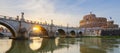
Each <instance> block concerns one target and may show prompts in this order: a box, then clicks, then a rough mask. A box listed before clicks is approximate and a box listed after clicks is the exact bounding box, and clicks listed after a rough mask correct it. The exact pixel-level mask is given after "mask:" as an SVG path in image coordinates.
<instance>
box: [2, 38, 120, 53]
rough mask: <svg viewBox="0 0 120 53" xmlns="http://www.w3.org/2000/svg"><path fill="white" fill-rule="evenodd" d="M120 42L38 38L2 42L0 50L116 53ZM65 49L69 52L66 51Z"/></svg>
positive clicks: (5, 52)
mask: <svg viewBox="0 0 120 53" xmlns="http://www.w3.org/2000/svg"><path fill="white" fill-rule="evenodd" d="M5 40H6V39H5ZM119 41H120V39H104V38H56V39H43V38H36V39H32V40H23V41H20V40H12V41H11V40H10V42H11V44H10V42H9V41H7V42H5V41H4V40H2V42H3V43H4V44H3V45H1V44H0V46H2V48H0V52H1V51H3V52H1V53H55V52H57V51H60V52H61V53H63V52H64V51H74V52H75V51H79V52H81V53H109V52H108V51H110V52H111V51H113V53H114V52H116V49H119V47H120V45H119V44H120V42H119ZM0 42H1V40H0ZM2 42H1V43H2ZM8 42H9V43H8ZM6 46H7V47H6ZM74 47H77V48H74ZM5 48H7V49H5ZM65 48H66V49H67V50H65ZM71 48H72V49H71ZM78 48H79V49H78ZM115 48H116V49H115ZM118 51H119V50H117V52H118ZM118 53H119V52H118Z"/></svg>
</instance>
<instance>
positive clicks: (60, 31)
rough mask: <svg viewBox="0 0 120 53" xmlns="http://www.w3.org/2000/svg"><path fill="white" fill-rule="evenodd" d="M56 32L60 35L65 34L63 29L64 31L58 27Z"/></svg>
mask: <svg viewBox="0 0 120 53" xmlns="http://www.w3.org/2000/svg"><path fill="white" fill-rule="evenodd" d="M58 33H59V34H60V35H66V34H65V31H64V30H63V29H58Z"/></svg>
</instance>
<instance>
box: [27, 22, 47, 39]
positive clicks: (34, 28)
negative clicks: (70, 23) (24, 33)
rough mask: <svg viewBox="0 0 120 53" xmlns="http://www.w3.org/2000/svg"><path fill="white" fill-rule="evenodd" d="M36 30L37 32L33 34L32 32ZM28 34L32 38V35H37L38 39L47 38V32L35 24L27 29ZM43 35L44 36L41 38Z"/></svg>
mask: <svg viewBox="0 0 120 53" xmlns="http://www.w3.org/2000/svg"><path fill="white" fill-rule="evenodd" d="M37 28H38V31H37V32H35V31H34V30H37ZM28 31H29V32H28V34H29V35H30V36H34V35H37V36H38V35H39V36H40V37H44V36H48V31H47V30H46V29H45V28H44V27H43V26H41V25H39V24H37V25H32V26H31V27H30V28H29V29H28ZM35 33H38V34H35ZM43 35H44V36H43Z"/></svg>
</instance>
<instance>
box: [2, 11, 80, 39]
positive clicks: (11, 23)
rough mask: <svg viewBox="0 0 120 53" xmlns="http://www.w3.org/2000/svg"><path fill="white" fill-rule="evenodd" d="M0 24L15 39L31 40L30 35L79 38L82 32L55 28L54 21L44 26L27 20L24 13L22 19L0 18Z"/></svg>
mask: <svg viewBox="0 0 120 53" xmlns="http://www.w3.org/2000/svg"><path fill="white" fill-rule="evenodd" d="M0 24H1V25H3V26H5V27H6V28H8V29H9V30H10V32H11V33H12V35H13V36H12V37H14V38H20V37H22V38H29V36H30V35H41V36H42V35H44V36H42V37H53V36H54V35H55V34H59V35H78V36H79V33H80V32H81V31H80V29H78V28H74V27H68V26H67V27H63V26H55V25H54V24H53V21H51V24H42V23H39V22H33V21H29V20H25V19H24V13H22V15H21V19H19V17H18V16H17V18H13V17H8V16H0ZM34 30H36V31H37V32H35V31H34Z"/></svg>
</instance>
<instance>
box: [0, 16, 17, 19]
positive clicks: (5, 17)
mask: <svg viewBox="0 0 120 53" xmlns="http://www.w3.org/2000/svg"><path fill="white" fill-rule="evenodd" d="M0 19H6V20H17V18H16V17H9V16H3V15H0Z"/></svg>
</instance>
